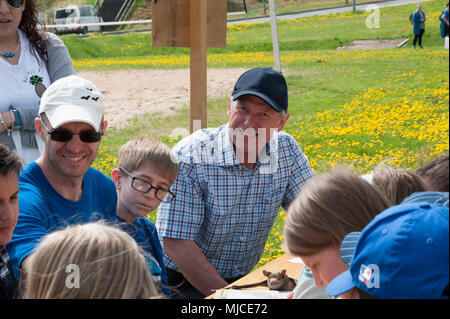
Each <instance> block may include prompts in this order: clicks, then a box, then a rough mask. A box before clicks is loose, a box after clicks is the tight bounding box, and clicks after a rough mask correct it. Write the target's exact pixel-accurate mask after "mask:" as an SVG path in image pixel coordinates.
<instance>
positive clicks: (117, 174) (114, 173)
mask: <svg viewBox="0 0 450 319" xmlns="http://www.w3.org/2000/svg"><path fill="white" fill-rule="evenodd" d="M111 177H112V180H113V182H114V184H115V185H116V189H117V190H119V189H120V170H119V169H118V168H115V169H113V170H112V172H111Z"/></svg>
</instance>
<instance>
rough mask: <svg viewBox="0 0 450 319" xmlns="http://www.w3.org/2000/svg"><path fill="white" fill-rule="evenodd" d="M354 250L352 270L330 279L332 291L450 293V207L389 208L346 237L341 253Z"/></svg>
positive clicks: (348, 294)
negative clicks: (449, 289) (449, 284)
mask: <svg viewBox="0 0 450 319" xmlns="http://www.w3.org/2000/svg"><path fill="white" fill-rule="evenodd" d="M352 251H353V254H352V260H351V265H350V269H349V270H347V271H345V272H343V273H342V274H340V275H339V276H337V277H336V278H334V279H333V280H332V281H331V282H330V283H329V285H328V287H327V294H328V295H330V296H340V297H341V298H358V297H361V295H362V296H365V295H369V296H372V297H377V298H383V299H397V298H399V299H440V298H448V283H449V209H448V207H444V206H442V205H438V204H427V203H417V204H401V205H397V206H393V207H390V208H388V209H386V210H385V211H384V212H382V213H381V214H379V215H378V216H376V217H375V218H374V219H373V220H372V221H371V222H370V223H369V224H368V225H367V226H366V227H365V228H364V229H363V230H362V232H353V233H350V234H348V235H347V236H346V237H345V238H344V240H343V242H342V244H341V255H342V256H345V255H348V254H349V252H350V253H351V252H352Z"/></svg>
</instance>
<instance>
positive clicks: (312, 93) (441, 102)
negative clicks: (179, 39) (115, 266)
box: [62, 1, 449, 266]
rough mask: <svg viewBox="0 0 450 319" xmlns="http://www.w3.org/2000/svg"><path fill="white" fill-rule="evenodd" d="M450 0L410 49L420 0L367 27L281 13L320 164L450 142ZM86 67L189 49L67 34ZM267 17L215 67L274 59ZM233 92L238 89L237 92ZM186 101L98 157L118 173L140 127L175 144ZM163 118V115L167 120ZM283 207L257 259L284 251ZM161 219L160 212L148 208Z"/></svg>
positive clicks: (179, 57) (220, 103) (233, 39)
mask: <svg viewBox="0 0 450 319" xmlns="http://www.w3.org/2000/svg"><path fill="white" fill-rule="evenodd" d="M444 5H445V3H444V2H442V1H430V2H424V3H423V8H424V11H425V12H426V14H427V18H428V21H427V23H426V33H425V35H424V47H425V49H423V50H415V51H413V50H411V42H412V27H411V25H410V24H409V21H408V16H409V13H410V12H412V11H414V8H415V5H406V6H402V7H392V8H385V9H381V18H380V28H378V29H368V28H367V27H366V25H365V21H366V18H367V16H368V15H369V13H367V12H356V13H342V14H336V15H328V16H319V17H312V18H305V19H298V20H291V21H280V22H279V37H280V47H281V56H282V67H283V72H284V73H285V75H286V78H287V82H288V87H289V113H290V114H291V118H290V120H289V121H288V124H287V125H286V127H285V131H287V132H288V133H290V134H291V135H293V136H294V137H295V138H296V139H297V141H298V143H299V144H300V146H301V147H302V149H303V151H304V152H305V154H306V155H307V156H308V158H309V160H310V163H311V166H312V167H313V169H314V170H315V171H316V172H323V171H326V170H329V169H331V168H332V167H334V166H335V165H337V164H344V165H348V166H352V167H354V168H355V169H356V170H358V171H359V172H360V173H367V172H369V171H371V170H373V168H375V167H376V166H377V165H379V164H381V163H386V164H389V165H393V166H398V167H404V168H409V169H416V168H417V167H419V166H421V165H423V164H424V163H426V162H428V161H429V160H432V159H434V158H436V157H438V156H440V155H442V154H448V151H449V140H448V138H449V124H448V120H449V103H448V98H449V52H448V51H445V50H443V43H444V41H443V39H441V38H440V35H439V24H440V21H439V19H438V16H439V14H440V13H441V12H442V10H443V7H444ZM402 37H405V38H408V37H409V39H410V41H409V43H408V45H407V47H404V48H400V49H390V50H373V51H361V50H355V51H338V50H336V48H337V47H338V46H339V45H341V44H349V43H351V42H352V41H353V40H357V39H395V38H402ZM62 39H63V41H64V42H65V43H66V45H67V47H68V48H69V51H70V53H71V55H72V57H73V59H74V65H75V67H76V69H77V70H81V69H94V70H97V69H120V68H126V69H133V68H158V69H170V68H186V67H189V51H188V50H187V49H182V48H153V47H152V46H151V37H150V35H147V34H128V35H120V36H118V35H115V36H103V37H99V36H94V37H89V38H85V39H81V38H78V37H76V36H69V35H68V36H63V37H62ZM272 65H273V59H272V45H271V35H270V25H269V24H268V23H258V24H241V25H236V26H230V27H228V35H227V48H226V49H209V54H208V67H210V68H215V67H222V68H223V67H227V68H232V67H247V68H251V67H260V66H272ZM230 93H231V92H230ZM226 103H227V97H226V96H224V97H222V98H219V99H215V100H210V101H208V126H209V127H216V126H219V125H221V124H224V123H226V122H227V117H226V105H227V104H226ZM188 114H189V109H188V106H187V105H186V106H185V107H184V108H183V109H182V110H180V111H179V112H178V113H177V114H176V115H173V116H170V117H164V116H163V115H146V116H143V117H140V118H139V119H135V120H131V121H129V123H128V127H127V128H124V129H121V130H118V129H111V130H108V131H107V133H106V136H105V138H104V140H103V142H102V144H101V148H100V153H99V156H98V159H97V160H96V162H95V163H94V166H95V167H97V168H99V169H100V170H102V171H103V172H105V174H107V175H109V174H110V171H111V169H112V168H113V167H114V166H115V164H116V154H117V151H118V149H119V147H120V146H121V145H122V144H123V143H125V142H126V141H128V140H130V139H132V138H136V137H139V136H146V135H147V136H152V137H155V138H159V139H161V140H162V141H164V142H165V143H167V144H168V145H170V146H173V145H175V143H176V142H177V141H178V140H179V138H178V137H177V136H176V135H177V134H176V132H177V128H178V129H179V128H184V129H188V128H189V123H188V120H189V116H188ZM162 123H164V124H162ZM285 214H286V213H285V212H284V211H283V210H280V214H279V216H278V217H277V219H276V221H275V223H274V227H273V230H272V233H271V235H270V237H269V240H268V242H267V245H266V250H265V253H264V255H263V257H262V259H261V261H260V263H259V264H258V266H260V265H263V264H264V263H266V262H268V261H270V260H272V259H273V258H276V257H278V256H279V255H280V254H282V253H283V251H282V249H281V247H280V244H281V242H282V240H283V237H282V227H283V221H284V219H285ZM149 218H150V219H152V220H155V218H156V212H153V213H152V214H150V215H149Z"/></svg>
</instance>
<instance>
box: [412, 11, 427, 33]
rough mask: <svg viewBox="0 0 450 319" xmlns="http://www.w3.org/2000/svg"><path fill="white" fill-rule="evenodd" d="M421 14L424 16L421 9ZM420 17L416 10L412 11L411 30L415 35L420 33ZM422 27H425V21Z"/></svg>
mask: <svg viewBox="0 0 450 319" xmlns="http://www.w3.org/2000/svg"><path fill="white" fill-rule="evenodd" d="M422 14H423V17H424V18H425V12H423V11H422ZM421 18H422V17H421V16H420V13H419V11H417V10H416V11H415V12H414V13H413V18H412V21H413V32H414V34H415V35H419V34H420V29H421V25H422V21H420V19H421ZM423 28H424V29H425V22H424V27H423Z"/></svg>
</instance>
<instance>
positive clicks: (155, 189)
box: [112, 138, 178, 296]
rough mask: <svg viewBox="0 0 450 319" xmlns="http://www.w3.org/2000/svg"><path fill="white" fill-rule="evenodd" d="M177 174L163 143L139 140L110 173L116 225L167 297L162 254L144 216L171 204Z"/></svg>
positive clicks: (129, 144) (131, 143)
mask: <svg viewBox="0 0 450 319" xmlns="http://www.w3.org/2000/svg"><path fill="white" fill-rule="evenodd" d="M177 174H178V160H177V158H176V156H175V155H174V154H173V153H172V151H171V149H170V148H169V147H168V146H166V145H165V144H164V143H162V142H160V141H158V140H155V139H152V138H138V139H134V140H132V141H129V142H127V143H126V144H124V145H123V146H122V147H121V148H120V150H119V160H118V166H117V168H115V169H114V170H113V171H112V178H113V181H114V183H115V185H116V190H117V217H116V221H117V223H118V225H119V226H120V227H121V229H122V230H124V231H126V232H128V233H129V234H130V235H131V236H132V237H133V238H134V239H135V240H136V242H137V243H138V244H139V245H140V246H141V248H143V250H144V252H145V255H146V260H147V264H148V266H149V269H150V272H151V274H152V276H153V279H154V280H155V282H157V283H159V284H160V286H161V288H162V291H163V292H164V293H165V294H166V295H167V296H169V295H170V290H169V289H168V288H169V287H168V282H167V273H166V269H165V266H164V259H163V250H162V246H161V243H160V241H159V239H158V233H157V230H156V227H155V225H154V224H153V223H152V222H151V221H150V220H149V219H148V218H146V216H147V215H148V214H149V213H151V212H152V211H154V210H155V209H156V208H158V206H159V204H160V203H161V202H165V203H168V202H170V201H172V199H173V198H174V197H175V195H174V194H173V193H172V192H171V191H170V186H171V185H172V184H173V182H174V181H175V178H176V177H177Z"/></svg>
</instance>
